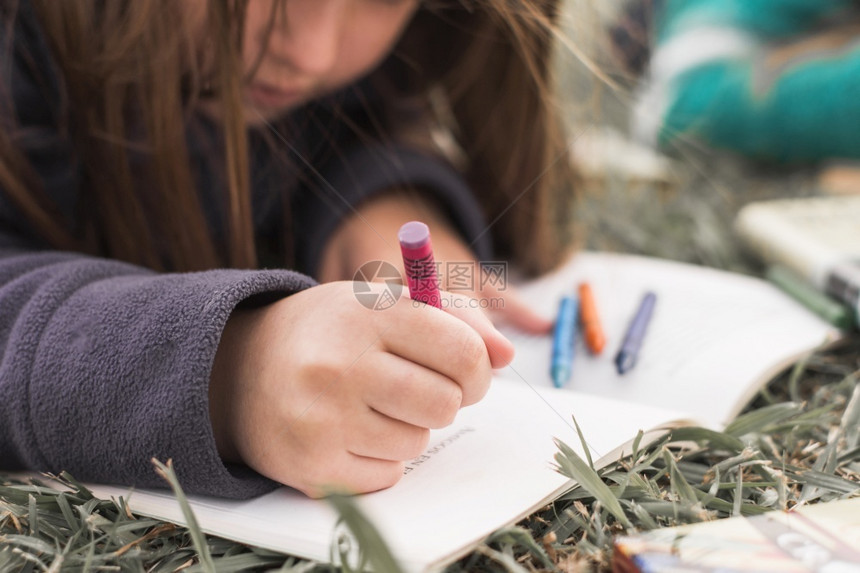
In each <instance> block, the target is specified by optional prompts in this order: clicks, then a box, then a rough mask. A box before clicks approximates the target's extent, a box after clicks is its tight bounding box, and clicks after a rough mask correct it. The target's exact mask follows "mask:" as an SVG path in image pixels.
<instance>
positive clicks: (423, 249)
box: [397, 221, 442, 308]
mask: <svg viewBox="0 0 860 573" xmlns="http://www.w3.org/2000/svg"><path fill="white" fill-rule="evenodd" d="M397 238H398V239H399V240H400V252H401V253H402V254H403V267H404V268H405V269H406V282H407V285H408V286H409V296H411V297H412V300H417V301H420V302H423V303H425V304H428V305H430V306H435V307H436V308H442V297H441V296H440V295H439V279H438V278H437V276H436V261H435V260H433V246H432V245H431V244H430V229H429V228H428V227H427V225H425V224H424V223H422V222H420V221H410V222H408V223H406V224H405V225H403V226H402V227H400V231H398V232H397Z"/></svg>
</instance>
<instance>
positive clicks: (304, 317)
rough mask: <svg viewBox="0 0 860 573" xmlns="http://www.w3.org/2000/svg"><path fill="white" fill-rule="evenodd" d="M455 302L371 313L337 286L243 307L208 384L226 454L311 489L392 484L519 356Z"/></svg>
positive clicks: (405, 302) (349, 287) (346, 286)
mask: <svg viewBox="0 0 860 573" xmlns="http://www.w3.org/2000/svg"><path fill="white" fill-rule="evenodd" d="M373 288H378V289H379V292H382V290H383V289H384V288H385V285H382V284H380V285H373ZM443 296H445V297H449V298H451V299H453V298H454V295H450V294H445V295H443ZM451 302H452V300H449V304H448V305H446V306H447V309H446V310H444V311H441V310H439V309H435V308H432V307H428V306H425V305H423V304H420V303H414V302H413V301H412V300H411V299H409V298H407V297H406V296H403V297H401V298H400V300H398V302H397V303H396V304H395V305H394V306H392V307H391V308H388V309H386V310H370V309H368V308H365V306H363V305H362V304H361V303H360V302H359V301H358V300H357V299H356V298H355V294H354V292H353V283H350V282H335V283H328V284H324V285H320V286H316V287H312V288H310V289H308V290H305V291H302V292H299V293H297V294H294V295H292V296H289V297H287V298H285V299H283V300H281V301H278V302H276V303H273V304H270V305H267V306H264V307H261V308H259V309H251V310H238V311H235V312H234V313H233V316H232V317H231V318H230V320H229V322H228V324H227V327H226V329H225V331H224V335H223V337H222V339H221V344H220V346H219V348H218V353H217V355H216V358H215V364H214V367H213V371H212V378H211V382H210V392H209V393H210V412H211V416H212V426H213V430H214V432H215V439H216V442H217V444H218V450H219V452H220V453H221V455H222V457H223V458H224V459H225V460H227V461H236V462H243V463H245V464H247V465H248V466H250V467H251V468H253V469H255V470H256V471H258V472H260V473H261V474H263V475H265V476H268V477H270V478H271V479H274V480H276V481H279V482H281V483H284V484H286V485H289V486H292V487H294V488H296V489H298V490H301V491H302V492H304V493H306V494H307V495H310V496H320V495H323V494H324V493H325V492H326V488H338V489H345V490H347V491H350V492H368V491H374V490H378V489H382V488H386V487H389V486H391V485H393V484H395V483H396V482H397V481H398V480H399V479H400V477H401V475H402V472H403V462H404V461H406V460H409V459H412V458H414V457H416V456H418V455H419V454H420V453H421V452H422V451H423V450H424V449H425V448H426V446H427V442H428V438H429V429H430V428H441V427H444V426H447V425H448V424H450V423H451V422H452V421H453V419H454V416H455V415H456V413H457V411H458V410H459V408H461V407H462V406H468V405H470V404H474V403H475V402H477V401H478V400H480V399H481V398H482V397H483V396H484V394H485V393H486V392H487V389H488V387H489V384H490V377H491V375H492V368H500V367H502V366H504V365H505V364H507V363H508V362H510V360H511V359H512V358H513V346H512V345H511V343H510V342H509V341H508V340H507V339H506V338H504V336H502V335H501V334H500V333H499V332H498V331H497V330H496V329H495V328H494V327H493V325H492V324H491V323H490V321H489V320H488V319H487V318H486V317H485V316H484V314H483V313H482V312H480V311H479V310H475V309H470V308H468V307H467V305H457V304H450V303H451ZM458 307H459V308H458Z"/></svg>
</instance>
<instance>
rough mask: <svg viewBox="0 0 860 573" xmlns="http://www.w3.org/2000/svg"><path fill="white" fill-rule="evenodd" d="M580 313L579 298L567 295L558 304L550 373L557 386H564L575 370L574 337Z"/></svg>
mask: <svg viewBox="0 0 860 573" xmlns="http://www.w3.org/2000/svg"><path fill="white" fill-rule="evenodd" d="M578 315H579V300H578V299H577V298H576V297H575V296H565V297H564V298H562V299H561V302H560V303H559V306H558V316H557V317H556V319H555V330H554V332H553V340H552V366H551V368H550V375H551V376H552V383H553V384H554V385H555V387H556V388H561V387H562V386H564V385H565V384H566V383H567V381H568V380H570V375H571V373H572V372H573V338H574V335H575V334H576V323H577V321H578Z"/></svg>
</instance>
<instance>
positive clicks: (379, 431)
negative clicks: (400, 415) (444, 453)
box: [347, 408, 430, 461]
mask: <svg viewBox="0 0 860 573" xmlns="http://www.w3.org/2000/svg"><path fill="white" fill-rule="evenodd" d="M356 422H358V424H357V425H356V426H355V427H354V428H355V429H354V431H353V432H352V433H351V435H350V436H348V438H347V439H348V445H347V451H349V452H350V453H351V454H354V455H356V456H361V457H364V458H373V459H377V460H388V461H404V460H411V459H412V458H415V457H418V456H419V455H420V454H421V452H423V451H424V450H425V449H426V448H427V443H428V442H429V441H430V430H428V429H427V428H419V427H418V426H413V425H412V424H407V423H406V422H402V421H400V420H395V419H394V418H389V417H388V416H385V415H383V414H380V413H379V412H377V411H375V410H372V409H370V408H367V410H366V412H365V413H364V414H363V415H362V416H361V417H360V418H359V419H357V420H356Z"/></svg>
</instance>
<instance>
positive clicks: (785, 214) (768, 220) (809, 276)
mask: <svg viewBox="0 0 860 573" xmlns="http://www.w3.org/2000/svg"><path fill="white" fill-rule="evenodd" d="M858 220H860V196H857V195H853V196H839V197H808V198H799V199H776V200H771V201H758V202H754V203H750V204H748V205H746V206H744V207H743V208H742V209H741V210H740V211H739V212H738V215H737V217H736V219H735V230H736V231H737V234H738V236H739V238H740V239H741V240H742V241H743V242H744V243H745V244H746V245H747V246H748V247H749V249H750V250H751V251H753V252H754V253H755V254H756V255H758V256H759V257H761V259H762V260H764V261H765V262H767V263H770V264H780V265H784V266H785V267H787V268H789V269H791V270H792V271H794V272H796V273H797V274H799V275H800V276H802V277H804V278H805V279H806V280H807V281H809V282H810V283H811V284H812V285H813V286H815V287H816V288H818V289H819V290H820V291H822V292H825V293H827V294H828V295H830V296H832V297H833V298H835V299H836V300H838V301H840V302H842V303H844V304H846V305H848V306H849V307H850V308H851V309H852V311H853V313H854V314H855V316H860V225H858V224H857V221H858Z"/></svg>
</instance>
